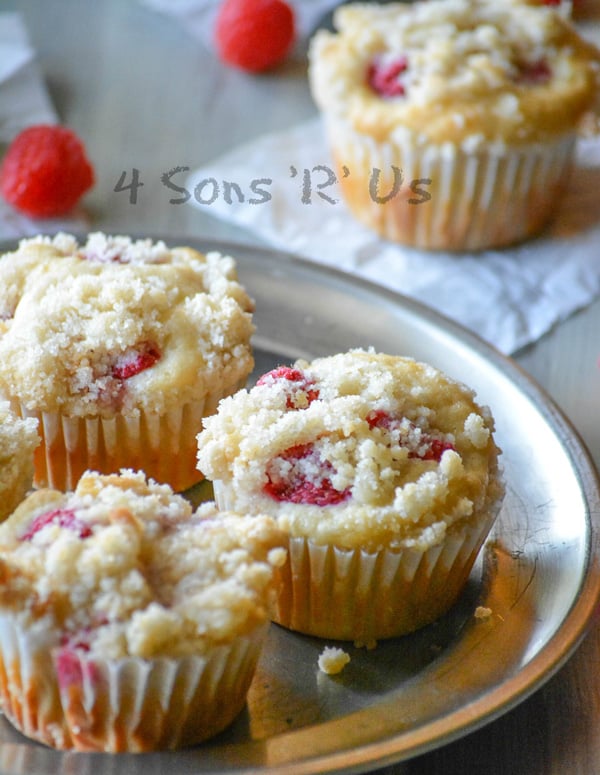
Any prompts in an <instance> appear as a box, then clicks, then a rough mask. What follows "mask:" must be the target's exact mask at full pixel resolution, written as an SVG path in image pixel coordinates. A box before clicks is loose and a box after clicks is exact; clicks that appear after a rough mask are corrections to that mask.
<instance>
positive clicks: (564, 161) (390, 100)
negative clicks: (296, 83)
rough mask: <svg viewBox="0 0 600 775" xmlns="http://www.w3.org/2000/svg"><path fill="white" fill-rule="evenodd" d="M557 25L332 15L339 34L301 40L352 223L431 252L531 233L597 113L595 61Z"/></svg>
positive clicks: (516, 8)
mask: <svg viewBox="0 0 600 775" xmlns="http://www.w3.org/2000/svg"><path fill="white" fill-rule="evenodd" d="M565 16H566V15H565V13H564V10H561V9H560V8H555V7H551V6H548V5H536V4H532V3H521V2H514V1H513V0H500V1H499V2H490V1H489V0H428V1H427V2H416V3H412V4H405V3H390V4H386V5H381V6H378V5H376V4H371V3H369V4H360V3H358V4H352V5H347V6H343V7H340V8H339V9H338V10H337V12H336V14H335V17H334V19H335V24H336V27H337V29H338V32H336V33H330V32H328V31H320V32H318V33H317V35H316V36H315V37H314V39H313V40H312V43H311V49H310V83H311V88H312V92H313V95H314V98H315V100H316V102H317V105H318V106H319V108H320V110H321V111H322V113H323V115H324V118H325V123H326V128H327V134H328V137H329V143H330V146H331V149H332V153H333V157H334V159H335V161H336V163H337V166H338V168H339V175H338V178H339V181H340V185H341V188H342V192H343V194H344V197H345V199H346V202H347V204H348V207H349V209H350V210H351V212H352V213H353V214H354V215H355V216H356V217H357V219H358V220H360V221H361V222H363V223H364V224H365V225H367V226H368V227H370V228H373V229H374V230H375V231H377V232H379V233H380V234H381V235H383V236H384V237H386V238H389V239H391V240H395V241H398V242H402V243H406V244H409V245H415V246H418V247H422V248H433V249H449V250H477V249H482V248H488V247H492V246H501V245H507V244H510V243H513V242H515V241H518V240H522V239H524V238H526V237H530V236H532V235H535V234H537V233H538V232H540V230H541V229H542V228H543V227H544V226H545V225H546V224H547V223H548V221H549V220H550V219H551V217H552V216H553V215H554V213H555V211H556V208H557V205H558V204H559V201H560V198H561V194H562V193H563V191H564V189H565V185H566V180H567V174H568V171H569V169H570V166H571V161H572V156H573V148H574V143H575V139H576V135H577V131H578V128H579V126H580V125H581V123H582V122H583V121H584V120H585V119H586V118H587V117H588V116H589V112H590V111H593V110H597V107H598V94H599V89H600V77H599V68H600V52H598V50H597V49H596V48H594V47H593V46H592V45H591V44H590V43H587V42H585V41H584V40H582V39H581V37H580V36H579V35H578V33H577V32H576V30H575V29H574V27H573V26H572V25H571V23H570V22H569V21H568V19H567V18H565ZM344 167H345V168H346V169H347V170H348V173H349V174H345V171H344Z"/></svg>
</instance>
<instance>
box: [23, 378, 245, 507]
mask: <svg viewBox="0 0 600 775" xmlns="http://www.w3.org/2000/svg"><path fill="white" fill-rule="evenodd" d="M244 384H245V379H244V380H243V381H240V382H238V383H236V384H235V385H233V386H229V388H228V389H227V390H225V389H220V390H216V391H212V392H209V393H207V394H206V396H205V397H204V398H203V399H202V400H199V401H195V402H189V403H187V404H183V405H182V406H180V407H176V408H175V409H173V410H171V411H169V412H165V413H164V414H157V413H150V412H145V411H143V410H136V411H134V412H132V413H131V414H128V415H125V414H114V415H112V416H109V417H102V416H98V415H96V416H91V417H89V416H88V417H77V416H69V415H65V414H61V413H59V412H35V411H29V410H28V409H27V408H26V407H25V406H24V405H23V404H20V403H19V402H14V408H15V411H16V412H17V413H19V414H20V415H21V416H22V417H35V418H36V419H37V420H38V432H39V434H40V436H41V439H42V442H41V444H40V445H39V446H38V448H37V450H36V453H35V474H34V484H35V485H36V487H52V488H55V489H57V490H72V489H74V488H75V486H76V484H77V482H78V481H79V479H80V477H81V474H82V473H83V472H84V471H86V470H88V469H90V470H93V471H98V472H99V473H102V474H110V473H115V472H117V471H119V470H120V469H121V468H132V469H134V470H139V471H144V473H145V474H146V475H147V476H148V477H149V478H151V479H154V480H155V481H157V482H160V483H165V484H169V485H170V486H171V488H172V489H173V490H174V491H175V492H182V491H183V490H186V489H188V488H189V487H191V486H192V485H193V484H195V483H196V482H198V481H200V479H201V478H202V475H201V474H200V472H199V471H198V469H197V468H196V453H197V442H196V436H197V434H198V433H199V432H200V431H201V429H202V418H203V417H205V416H207V415H210V414H213V413H214V412H215V411H216V409H217V405H218V403H219V401H220V400H221V398H223V397H224V396H225V395H229V394H230V393H232V392H235V391H236V390H238V389H239V388H240V387H242V386H243V385H244Z"/></svg>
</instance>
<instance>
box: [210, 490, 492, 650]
mask: <svg viewBox="0 0 600 775" xmlns="http://www.w3.org/2000/svg"><path fill="white" fill-rule="evenodd" d="M213 490H214V495H215V501H216V503H217V504H218V506H219V508H221V509H231V508H235V507H236V496H235V491H234V487H233V486H232V485H226V484H224V483H223V482H220V481H215V482H213ZM500 503H501V502H500V500H498V501H497V502H494V503H491V504H489V508H486V510H485V511H482V513H480V514H479V515H477V516H476V515H472V516H471V517H470V518H469V520H468V521H465V522H463V523H459V524H455V525H452V526H451V527H449V528H448V530H447V532H446V536H445V538H444V540H443V541H442V542H440V543H438V544H436V545H435V546H432V547H430V548H429V549H427V550H420V549H417V548H404V549H398V548H382V549H381V550H379V551H373V552H369V551H365V550H363V549H360V548H358V549H344V548H340V547H339V546H335V545H333V544H317V543H315V542H314V541H312V540H311V539H307V538H303V537H292V536H290V538H289V545H288V547H287V549H288V560H287V562H286V563H285V565H283V567H282V568H278V569H276V571H275V581H274V584H275V589H276V593H277V594H276V598H275V603H274V605H273V607H272V610H271V618H272V620H273V621H274V622H276V623H277V624H280V625H282V626H283V627H286V628H288V629H290V630H295V631H297V632H301V633H304V634H306V635H314V636H317V637H321V638H330V639H335V640H346V641H353V642H357V643H360V644H370V643H372V642H374V641H377V640H380V639H384V638H393V637H398V636H401V635H405V634H407V633H409V632H413V631H414V630H417V629H419V628H420V627H423V626H425V625H427V624H430V623H431V622H433V621H434V620H436V619H438V618H439V617H440V616H442V615H443V614H444V613H446V612H447V611H448V610H449V609H450V608H451V607H452V605H453V604H454V603H455V602H456V601H457V600H458V598H459V596H460V594H461V592H462V591H463V589H464V586H465V584H466V582H467V579H468V577H469V574H470V572H471V570H472V568H473V565H474V563H475V560H476V558H477V555H478V553H479V551H480V549H481V547H482V545H483V543H484V541H485V539H486V537H487V536H488V534H489V532H490V530H491V528H492V526H493V524H494V521H495V519H496V517H497V514H498V511H499V508H500Z"/></svg>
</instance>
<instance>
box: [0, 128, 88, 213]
mask: <svg viewBox="0 0 600 775" xmlns="http://www.w3.org/2000/svg"><path fill="white" fill-rule="evenodd" d="M93 183H94V170H93V168H92V165H91V164H90V162H89V161H88V159H87V156H86V153H85V148H84V147H83V144H82V142H81V141H80V140H79V138H78V137H77V136H76V135H75V133H74V132H73V131H72V130H71V129H67V128H66V127H61V126H50V125H46V124H40V125H37V126H31V127H29V128H27V129H24V130H23V131H22V132H21V133H20V134H18V135H17V136H16V137H15V139H14V140H13V142H12V143H11V144H10V146H9V148H8V151H7V152H6V155H5V157H4V160H3V162H2V166H1V167H0V191H1V192H2V195H3V196H4V198H5V199H6V201H7V202H8V203H9V204H11V205H13V207H15V208H17V209H18V210H21V211H22V212H24V213H26V214H27V215H30V216H32V217H34V218H50V217H52V216H55V215H62V214H64V213H66V212H68V211H69V210H70V209H71V208H72V207H73V206H74V205H75V203H76V202H77V201H78V200H79V198H80V197H81V196H82V195H83V194H84V193H85V192H86V191H87V190H88V189H89V188H90V187H91V186H92V185H93Z"/></svg>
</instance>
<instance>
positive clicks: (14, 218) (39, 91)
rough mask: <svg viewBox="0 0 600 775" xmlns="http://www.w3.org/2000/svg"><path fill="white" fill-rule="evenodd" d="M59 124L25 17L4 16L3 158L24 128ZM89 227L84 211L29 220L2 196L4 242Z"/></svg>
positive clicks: (0, 37)
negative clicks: (60, 216) (66, 215)
mask: <svg viewBox="0 0 600 775" xmlns="http://www.w3.org/2000/svg"><path fill="white" fill-rule="evenodd" d="M57 122H58V118H57V116H56V113H55V111H54V107H53V105H52V102H51V100H50V98H49V96H48V93H47V91H46V87H45V84H44V81H43V78H42V76H41V73H40V70H39V67H38V63H37V61H36V54H35V51H34V49H33V48H32V46H31V44H30V42H29V38H28V35H27V30H26V28H25V25H24V23H23V20H22V17H21V16H20V15H19V14H18V13H16V12H4V13H0V156H1V155H2V154H3V153H4V151H5V149H6V147H7V146H8V144H9V143H10V141H11V140H12V139H13V138H14V137H15V136H16V135H17V134H18V133H19V132H20V131H21V130H22V129H25V128H26V127H28V126H32V125H34V124H55V123H57ZM87 225H88V221H87V218H86V217H85V215H84V214H82V213H80V212H74V213H73V214H72V215H70V216H69V217H66V218H60V219H55V218H52V219H44V220H36V219H32V218H28V217H27V216H25V215H23V214H21V213H19V212H17V211H16V210H15V209H13V208H12V207H11V206H10V205H8V204H7V203H6V202H5V201H4V199H2V197H0V239H1V240H11V241H12V240H17V239H18V238H20V237H26V236H33V235H35V234H40V233H42V232H48V233H53V232H56V231H60V230H63V231H69V230H72V231H79V230H82V229H83V228H86V227H87Z"/></svg>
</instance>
